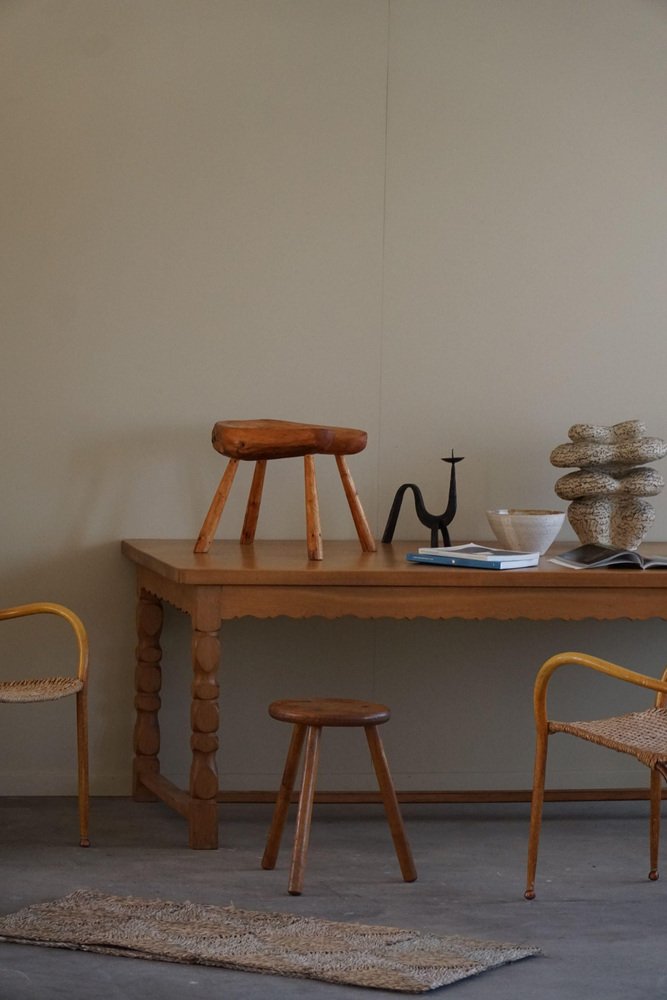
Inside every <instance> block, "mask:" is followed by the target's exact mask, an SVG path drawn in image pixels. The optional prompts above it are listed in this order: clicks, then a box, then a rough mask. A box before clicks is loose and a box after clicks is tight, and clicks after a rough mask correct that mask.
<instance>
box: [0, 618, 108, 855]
mask: <svg viewBox="0 0 667 1000" xmlns="http://www.w3.org/2000/svg"><path fill="white" fill-rule="evenodd" d="M40 614H51V615H57V616H58V617H59V618H64V619H65V621H66V622H68V624H69V625H70V627H71V628H72V630H73V632H74V635H75V638H76V643H77V652H78V657H77V672H76V676H75V677H74V676H58V677H45V678H39V679H36V680H29V679H28V680H11V681H0V703H3V702H4V703H6V704H25V703H27V702H35V701H55V700H56V699H59V698H64V697H66V696H68V695H72V694H73V695H75V696H76V732H77V766H78V800H79V843H80V845H81V847H89V846H90V840H89V829H88V827H89V822H88V820H89V787H88V786H89V781H88V636H87V633H86V629H85V628H84V625H83V622H82V621H81V619H80V618H79V617H78V615H76V614H75V613H74V612H73V611H71V610H70V609H69V608H66V607H64V606H63V605H62V604H51V603H48V602H35V603H32V604H21V605H18V606H17V607H14V608H4V609H0V621H4V620H8V619H11V618H23V617H26V616H28V615H40Z"/></svg>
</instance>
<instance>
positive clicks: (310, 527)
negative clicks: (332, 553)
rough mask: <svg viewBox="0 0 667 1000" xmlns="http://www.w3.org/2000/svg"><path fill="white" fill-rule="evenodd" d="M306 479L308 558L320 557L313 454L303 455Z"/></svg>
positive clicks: (318, 510) (318, 515)
mask: <svg viewBox="0 0 667 1000" xmlns="http://www.w3.org/2000/svg"><path fill="white" fill-rule="evenodd" d="M303 464H304V473H305V479H306V535H307V539H306V541H307V545H308V558H309V559H321V558H322V556H323V551H322V529H321V527H320V505H319V501H318V499H317V481H316V479H315V458H314V456H313V455H304V456H303Z"/></svg>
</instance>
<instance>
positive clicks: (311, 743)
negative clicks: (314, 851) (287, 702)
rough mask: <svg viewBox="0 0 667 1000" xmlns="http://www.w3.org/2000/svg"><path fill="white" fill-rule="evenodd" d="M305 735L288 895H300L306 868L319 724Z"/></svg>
mask: <svg viewBox="0 0 667 1000" xmlns="http://www.w3.org/2000/svg"><path fill="white" fill-rule="evenodd" d="M307 730H308V734H307V737H306V753H305V757H304V762H303V780H302V782H301V794H300V795H299V809H298V812H297V815H296V833H295V836H294V851H293V853H292V865H291V868H290V874H289V882H288V885H287V891H288V892H289V894H290V896H300V895H301V891H302V889H303V876H304V873H305V870H306V855H307V853H308V841H309V839H310V821H311V819H312V816H313V799H314V798H315V783H316V781H317V768H318V765H319V761H320V735H321V732H322V730H321V728H320V726H308V727H307Z"/></svg>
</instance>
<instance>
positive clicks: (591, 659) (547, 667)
mask: <svg viewBox="0 0 667 1000" xmlns="http://www.w3.org/2000/svg"><path fill="white" fill-rule="evenodd" d="M568 665H574V666H579V667H587V668H588V669H589V670H597V671H598V672H599V673H601V674H606V675H607V676H608V677H615V678H616V680H619V681H624V682H625V683H626V684H635V685H637V686H638V687H643V688H648V689H649V690H651V691H656V692H658V695H657V701H656V703H659V704H662V701H663V698H662V697H661V696H664V695H665V694H667V668H666V669H665V671H664V673H663V675H662V678H660V679H658V678H657V677H649V676H648V675H647V674H640V673H637V671H635V670H628V668H627V667H622V666H619V664H617V663H611V662H610V661H609V660H601V659H600V658H599V657H597V656H590V655H589V654H588V653H557V654H556V655H555V656H552V657H550V658H549V659H548V660H546V661H545V662H544V663H543V664H542V666H541V667H540V669H539V671H538V673H537V677H536V678H535V687H534V690H533V708H534V711H535V724H536V726H537V727H538V729H539V728H541V727H543V726H546V724H547V687H548V684H549V681H550V680H551V677H552V675H553V674H554V673H555V671H556V670H558V668H559V667H565V666H568Z"/></svg>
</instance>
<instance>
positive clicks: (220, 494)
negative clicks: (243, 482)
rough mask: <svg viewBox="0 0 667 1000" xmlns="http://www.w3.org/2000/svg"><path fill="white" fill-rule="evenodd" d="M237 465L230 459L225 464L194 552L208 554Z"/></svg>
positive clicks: (234, 459)
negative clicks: (225, 466)
mask: <svg viewBox="0 0 667 1000" xmlns="http://www.w3.org/2000/svg"><path fill="white" fill-rule="evenodd" d="M238 464H239V460H238V458H230V459H229V461H228V462H227V468H226V469H225V471H224V473H223V476H222V479H221V480H220V484H219V486H218V488H217V490H216V491H215V494H214V496H213V500H212V501H211V506H210V507H209V509H208V513H207V515H206V517H205V518H204V523H203V524H202V526H201V531H200V532H199V537H198V538H197V541H196V542H195V548H194V550H195V552H208V550H209V549H210V547H211V542H212V541H213V536H214V535H215V529H216V528H217V527H218V522H219V520H220V517H221V516H222V512H223V510H224V509H225V504H226V503H227V497H228V496H229V491H230V490H231V488H232V483H233V482H234V476H235V475H236V470H237V468H238Z"/></svg>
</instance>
